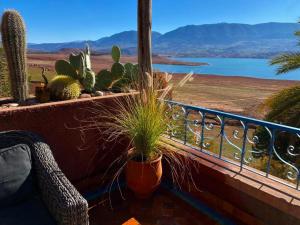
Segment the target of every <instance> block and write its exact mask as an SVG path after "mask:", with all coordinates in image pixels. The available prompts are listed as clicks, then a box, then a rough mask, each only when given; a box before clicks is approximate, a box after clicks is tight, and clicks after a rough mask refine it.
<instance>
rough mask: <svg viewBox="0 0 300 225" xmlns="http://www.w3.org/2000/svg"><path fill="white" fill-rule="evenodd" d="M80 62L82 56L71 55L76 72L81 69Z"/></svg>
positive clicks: (71, 62)
mask: <svg viewBox="0 0 300 225" xmlns="http://www.w3.org/2000/svg"><path fill="white" fill-rule="evenodd" d="M80 60H81V55H80V54H78V55H75V54H73V53H72V54H70V56H69V61H70V64H71V65H72V66H73V67H74V69H75V70H79V68H80Z"/></svg>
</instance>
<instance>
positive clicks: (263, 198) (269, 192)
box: [164, 139, 300, 225]
mask: <svg viewBox="0 0 300 225" xmlns="http://www.w3.org/2000/svg"><path fill="white" fill-rule="evenodd" d="M164 142H165V147H167V148H171V149H173V151H174V152H177V157H180V158H182V159H183V160H184V161H185V162H186V163H188V164H189V165H190V168H191V169H192V170H191V173H190V174H188V176H192V177H193V182H194V183H193V182H191V180H190V182H187V181H185V182H182V183H181V184H180V186H181V188H182V190H183V191H185V192H187V193H188V194H190V195H191V196H193V198H195V199H198V200H200V201H202V202H205V203H206V204H207V205H208V206H210V207H211V208H213V209H215V210H217V211H219V212H221V213H222V214H224V215H225V216H227V217H230V218H232V219H234V220H236V221H239V222H241V224H247V225H296V224H300V192H299V191H298V190H295V189H293V188H290V187H288V186H286V185H283V184H280V183H278V182H276V181H272V180H270V179H268V178H265V177H263V176H260V175H258V174H256V173H254V172H251V171H247V170H245V169H244V170H242V171H241V170H240V167H239V166H235V165H232V164H229V163H227V162H224V161H222V160H219V159H216V158H214V157H212V156H209V155H207V154H205V153H201V152H199V151H196V150H194V149H192V148H190V147H187V146H184V145H182V144H179V143H176V142H173V141H169V140H168V139H165V140H164ZM164 165H165V167H164V172H165V179H167V180H169V181H170V180H171V179H172V176H171V173H170V168H169V166H168V164H166V163H165V164H164ZM179 169H180V170H179V171H182V168H179ZM195 187H197V188H195Z"/></svg>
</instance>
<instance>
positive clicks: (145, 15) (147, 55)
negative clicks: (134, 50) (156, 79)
mask: <svg viewBox="0 0 300 225" xmlns="http://www.w3.org/2000/svg"><path fill="white" fill-rule="evenodd" d="M151 37H152V0H138V64H139V76H140V88H142V89H144V88H145V87H146V86H148V85H149V80H148V77H147V75H146V73H149V74H150V75H151V76H152V50H151Z"/></svg>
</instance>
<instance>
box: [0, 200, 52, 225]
mask: <svg viewBox="0 0 300 225" xmlns="http://www.w3.org/2000/svg"><path fill="white" fill-rule="evenodd" d="M0 218H1V219H0V225H54V224H56V223H55V221H54V219H53V218H52V217H51V215H50V213H49V212H48V210H47V208H46V207H45V205H44V204H43V202H42V200H41V199H40V198H39V197H38V196H34V197H33V198H31V199H29V200H27V201H25V202H22V203H21V204H18V205H15V206H10V207H6V208H3V209H0Z"/></svg>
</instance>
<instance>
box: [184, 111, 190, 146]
mask: <svg viewBox="0 0 300 225" xmlns="http://www.w3.org/2000/svg"><path fill="white" fill-rule="evenodd" d="M188 115H189V111H188V109H185V112H184V139H183V143H184V144H186V142H187V126H188V121H187V118H188Z"/></svg>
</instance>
